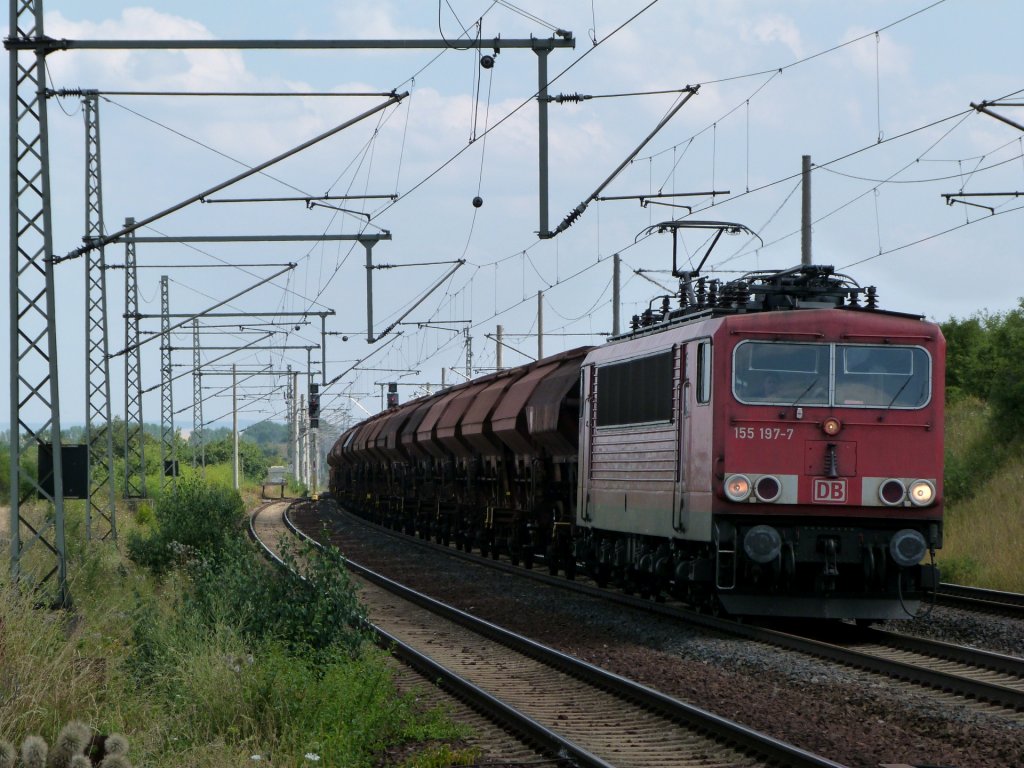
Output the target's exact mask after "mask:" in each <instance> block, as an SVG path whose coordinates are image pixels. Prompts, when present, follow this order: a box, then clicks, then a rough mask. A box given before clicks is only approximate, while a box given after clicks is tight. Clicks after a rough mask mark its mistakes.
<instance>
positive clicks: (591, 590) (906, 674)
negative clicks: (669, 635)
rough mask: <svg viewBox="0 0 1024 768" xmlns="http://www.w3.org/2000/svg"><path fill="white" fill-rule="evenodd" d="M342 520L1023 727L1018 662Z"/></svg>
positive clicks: (1023, 664)
mask: <svg viewBox="0 0 1024 768" xmlns="http://www.w3.org/2000/svg"><path fill="white" fill-rule="evenodd" d="M343 514H348V513H343ZM350 517H351V519H352V520H353V521H355V522H357V523H359V524H361V525H366V526H373V527H374V528H375V529H377V530H379V531H380V532H382V533H384V534H386V535H388V536H393V537H396V538H401V540H403V541H406V542H415V544H416V545H417V546H421V547H425V548H431V549H436V550H439V551H442V552H445V553H446V554H448V555H450V556H451V557H456V558H461V559H465V560H468V561H472V562H475V563H477V564H482V565H486V566H488V567H491V568H497V569H500V570H504V571H507V572H510V573H515V574H517V575H520V576H521V577H523V578H529V579H533V580H536V581H539V582H542V583H545V584H549V585H552V586H557V587H560V588H562V589H567V590H572V591H576V592H581V593H585V594H590V595H593V596H596V597H599V598H601V599H604V600H610V601H613V602H617V603H620V604H623V605H628V606H630V607H632V608H638V609H640V610H643V611H647V612H651V613H656V614H660V615H663V616H667V617H671V618H674V619H677V620H682V621H685V622H688V623H690V624H697V625H699V626H702V627H705V628H707V629H710V630H715V631H718V632H721V633H724V634H726V635H732V636H735V637H742V638H746V639H750V640H754V641H757V642H762V643H767V644H770V645H773V646H776V647H780V648H784V649H787V650H791V651H797V652H800V653H804V654H807V655H810V656H814V657H816V658H819V659H824V660H827V661H830V662H835V663H838V664H842V665H845V666H848V667H851V668H854V669H860V670H864V671H867V672H871V673H874V674H879V675H883V676H885V677H887V678H890V679H891V680H894V681H899V683H900V684H908V685H910V686H918V687H920V686H924V687H926V688H929V689H931V690H932V691H933V692H934V693H933V694H932V695H933V696H935V697H938V698H942V699H949V700H959V701H960V703H964V702H965V700H966V703H967V704H968V705H969V706H971V707H972V708H974V709H982V710H989V711H994V712H997V713H998V714H1001V715H1003V716H1005V717H1007V718H1009V719H1012V720H1016V721H1019V722H1024V659H1020V658H1017V657H1013V656H1005V655H1002V654H997V653H991V652H987V651H982V650H978V649H974V648H969V647H966V646H960V645H953V644H950V643H944V642H940V641H937V640H929V639H926V638H917V637H910V636H908V635H904V634H900V633H895V632H885V631H882V630H875V629H871V630H863V629H857V628H855V627H853V626H852V625H839V627H835V626H833V627H830V628H829V629H828V633H827V634H826V635H825V636H826V637H827V639H822V637H821V631H820V629H819V628H816V629H814V630H809V629H808V628H807V627H808V625H807V624H801V625H799V626H800V628H799V629H798V630H796V631H792V630H790V631H780V630H779V629H777V628H772V627H771V626H765V625H758V624H748V623H742V622H737V621H734V620H731V619H724V618H720V617H715V616H708V615H705V614H699V613H696V612H694V611H692V610H689V609H687V608H684V607H682V606H681V605H677V604H673V603H657V602H654V601H651V600H645V599H642V598H637V597H633V596H631V595H625V594H622V593H619V592H615V591H612V590H608V589H601V588H598V587H596V586H592V585H590V584H588V583H584V580H582V579H581V580H579V581H569V580H566V579H564V578H559V577H556V576H550V575H548V574H547V573H545V572H543V571H542V570H541V569H539V568H535V569H531V570H527V569H523V568H520V567H516V566H512V565H509V564H507V563H504V562H502V561H495V560H493V559H489V558H484V557H481V556H479V555H476V554H467V553H465V552H462V551H460V550H457V549H455V548H453V547H445V546H443V545H441V544H436V543H434V542H431V541H427V540H422V539H416V538H413V537H409V536H406V535H405V534H401V533H396V532H394V531H390V530H388V529H386V528H383V527H381V526H378V525H375V524H373V523H370V522H368V521H366V520H363V519H362V518H359V517H357V516H354V515H350Z"/></svg>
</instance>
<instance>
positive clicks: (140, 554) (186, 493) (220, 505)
mask: <svg viewBox="0 0 1024 768" xmlns="http://www.w3.org/2000/svg"><path fill="white" fill-rule="evenodd" d="M244 512H245V505H244V504H243V502H242V497H241V496H239V495H238V492H237V491H235V490H233V489H231V488H228V487H225V486H223V485H215V484H213V483H207V482H205V481H204V480H202V479H201V478H200V477H198V476H193V477H188V478H185V479H182V480H180V481H179V483H178V487H177V489H175V490H174V491H172V492H171V493H168V494H166V495H164V496H161V497H160V498H159V499H158V500H157V504H156V523H157V530H156V532H155V533H153V534H152V535H150V536H148V537H143V536H141V535H138V534H135V535H133V536H131V537H129V539H128V554H129V556H130V557H131V558H132V559H133V560H134V561H135V562H137V563H139V564H141V565H144V566H146V567H148V568H150V569H151V570H154V571H156V572H162V571H164V570H166V569H167V567H168V566H169V565H171V563H172V562H173V561H174V560H175V558H176V557H180V556H181V555H183V554H185V555H187V554H188V553H190V552H194V553H198V554H200V555H203V556H216V555H217V553H218V552H219V551H220V550H222V549H223V548H224V546H225V544H226V543H227V542H228V541H229V540H230V539H231V538H232V537H236V536H237V535H238V534H239V532H240V531H241V529H242V525H243V523H244Z"/></svg>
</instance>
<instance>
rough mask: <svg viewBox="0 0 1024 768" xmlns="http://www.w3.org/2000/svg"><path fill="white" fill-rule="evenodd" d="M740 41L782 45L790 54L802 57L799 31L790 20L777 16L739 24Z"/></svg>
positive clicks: (763, 17)
mask: <svg viewBox="0 0 1024 768" xmlns="http://www.w3.org/2000/svg"><path fill="white" fill-rule="evenodd" d="M740 39H741V40H743V41H744V42H753V43H758V44H764V43H782V45H784V46H786V47H787V48H788V49H789V51H790V53H792V54H793V55H794V56H795V57H797V58H800V57H802V56H803V55H804V51H803V45H802V43H801V41H800V30H799V29H798V28H797V25H796V24H795V23H794V22H793V20H792V19H790V18H788V17H786V16H782V15H779V14H773V15H770V16H762V17H760V18H757V19H755V20H754V21H750V22H746V21H744V22H742V23H741V24H740Z"/></svg>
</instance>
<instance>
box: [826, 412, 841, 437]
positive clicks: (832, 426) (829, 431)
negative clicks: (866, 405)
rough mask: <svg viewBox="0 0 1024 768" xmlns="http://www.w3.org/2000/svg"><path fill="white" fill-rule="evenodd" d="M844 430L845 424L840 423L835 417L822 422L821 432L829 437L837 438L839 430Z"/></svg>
mask: <svg viewBox="0 0 1024 768" xmlns="http://www.w3.org/2000/svg"><path fill="white" fill-rule="evenodd" d="M842 428H843V423H842V422H841V421H839V419H837V418H836V417H835V416H829V417H828V418H827V419H825V420H824V421H823V422H821V431H822V432H824V433H825V434H826V435H828V436H829V437H835V436H836V435H838V434H839V430H841V429H842Z"/></svg>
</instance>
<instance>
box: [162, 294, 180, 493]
mask: <svg viewBox="0 0 1024 768" xmlns="http://www.w3.org/2000/svg"><path fill="white" fill-rule="evenodd" d="M170 313H171V306H170V292H169V290H168V279H167V275H161V277H160V377H161V378H160V467H161V474H160V493H161V494H163V493H165V492H167V491H168V490H175V489H176V488H177V487H178V472H177V466H176V462H177V459H178V451H177V446H176V444H175V440H174V385H173V384H172V383H171V318H170Z"/></svg>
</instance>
